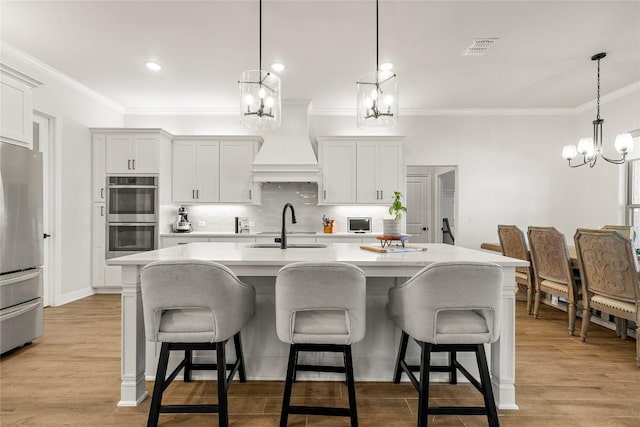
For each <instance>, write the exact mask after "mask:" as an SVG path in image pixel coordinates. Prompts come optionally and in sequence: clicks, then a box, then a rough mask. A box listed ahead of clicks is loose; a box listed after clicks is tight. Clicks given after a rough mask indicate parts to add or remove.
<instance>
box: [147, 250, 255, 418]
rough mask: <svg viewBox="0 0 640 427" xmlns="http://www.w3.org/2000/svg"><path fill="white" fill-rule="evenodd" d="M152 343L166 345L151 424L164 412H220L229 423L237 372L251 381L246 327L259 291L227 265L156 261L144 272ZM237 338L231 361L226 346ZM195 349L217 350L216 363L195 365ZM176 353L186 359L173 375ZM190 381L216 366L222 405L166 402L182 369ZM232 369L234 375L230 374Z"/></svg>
mask: <svg viewBox="0 0 640 427" xmlns="http://www.w3.org/2000/svg"><path fill="white" fill-rule="evenodd" d="M140 283H141V288H142V307H143V315H144V326H145V333H146V338H147V341H152V342H157V343H162V348H161V350H160V359H159V361H158V369H157V371H156V381H155V384H154V387H153V397H152V399H151V406H150V408H149V418H148V420H147V427H155V426H157V425H158V419H159V416H160V413H166V412H169V413H217V414H218V425H219V426H220V427H223V426H224V427H226V426H228V424H229V410H228V399H227V389H228V388H229V386H230V385H231V381H232V379H233V377H234V376H235V374H236V373H238V374H239V377H240V382H246V381H247V376H246V373H245V366H244V358H243V355H242V343H241V341H240V330H241V329H242V328H243V327H244V326H245V325H246V324H247V322H248V321H249V320H250V319H251V318H252V317H253V314H254V311H255V304H256V291H255V289H254V288H253V286H251V285H247V284H245V283H242V282H241V281H240V280H239V279H238V278H237V277H236V275H235V274H234V273H233V272H232V271H231V270H230V269H228V268H227V267H225V266H224V265H221V264H217V263H215V262H211V261H202V260H176V261H156V262H153V263H151V264H148V265H147V266H145V267H144V268H143V269H142V271H141V273H140ZM230 339H233V344H234V347H235V353H236V361H235V363H233V364H228V363H227V362H226V355H225V353H226V350H225V344H226V343H227V341H229V340H230ZM193 350H215V351H216V363H215V364H206V363H202V364H198V363H193V360H192V352H193ZM171 351H179V352H184V358H183V359H182V361H180V363H179V364H178V366H177V367H176V368H175V369H174V370H173V372H171V373H170V374H169V375H167V366H168V362H169V355H170V353H171ZM183 368H184V381H185V382H190V381H191V372H192V371H194V370H215V371H216V372H217V377H218V384H217V388H218V403H217V404H216V405H213V404H191V405H162V395H163V393H164V391H165V389H166V388H167V387H168V386H169V384H171V382H172V381H173V380H174V378H175V377H176V376H177V375H178V373H179V372H180V370H181V369H183ZM227 370H229V371H230V372H229V374H227Z"/></svg>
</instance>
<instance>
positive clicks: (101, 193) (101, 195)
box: [100, 187, 104, 199]
mask: <svg viewBox="0 0 640 427" xmlns="http://www.w3.org/2000/svg"><path fill="white" fill-rule="evenodd" d="M100 198H101V199H104V187H102V188H101V189H100Z"/></svg>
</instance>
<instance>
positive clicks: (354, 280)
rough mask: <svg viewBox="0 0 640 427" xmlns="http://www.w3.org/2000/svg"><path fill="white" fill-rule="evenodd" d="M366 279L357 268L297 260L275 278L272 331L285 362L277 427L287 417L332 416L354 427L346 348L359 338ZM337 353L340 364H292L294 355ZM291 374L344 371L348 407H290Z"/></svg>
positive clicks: (353, 398)
mask: <svg viewBox="0 0 640 427" xmlns="http://www.w3.org/2000/svg"><path fill="white" fill-rule="evenodd" d="M365 297H366V277H365V275H364V272H363V271H362V270H360V269H359V268H358V267H356V266H354V265H350V264H345V263H340V262H322V263H314V262H299V263H293V264H289V265H287V266H285V267H283V268H282V269H281V270H280V271H279V272H278V276H277V278H276V329H277V332H278V338H280V340H281V341H283V342H286V343H289V344H290V348H289V364H288V366H287V378H286V382H285V388H284V398H283V400H282V414H281V417H280V426H281V427H285V426H286V425H287V421H288V418H289V414H307V415H333V416H345V417H350V418H351V426H352V427H355V426H357V425H358V413H357V409H356V389H355V382H354V379H353V363H352V360H351V344H353V343H355V342H358V341H360V340H361V339H362V338H364V333H365V321H366V318H365V313H366V299H365ZM301 351H302V352H308V351H309V352H340V353H342V354H343V357H344V367H343V366H319V365H303V364H298V353H299V352H301ZM296 371H313V372H340V373H345V375H346V380H347V388H348V395H349V408H327V407H317V406H291V405H290V402H291V389H292V387H293V382H294V381H295V374H296Z"/></svg>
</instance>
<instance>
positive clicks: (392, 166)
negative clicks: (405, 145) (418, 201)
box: [377, 141, 405, 205]
mask: <svg viewBox="0 0 640 427" xmlns="http://www.w3.org/2000/svg"><path fill="white" fill-rule="evenodd" d="M402 161H403V159H402V144H401V143H399V142H394V141H388V142H381V143H379V147H378V174H377V178H378V190H380V203H382V204H384V205H391V198H392V197H393V192H394V191H401V192H403V193H404V191H405V188H404V187H405V186H404V180H405V173H404V167H403V163H402Z"/></svg>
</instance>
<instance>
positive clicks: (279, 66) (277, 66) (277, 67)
mask: <svg viewBox="0 0 640 427" xmlns="http://www.w3.org/2000/svg"><path fill="white" fill-rule="evenodd" d="M271 69H272V70H273V71H284V69H285V66H284V64H281V63H279V62H274V63H273V64H271Z"/></svg>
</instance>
